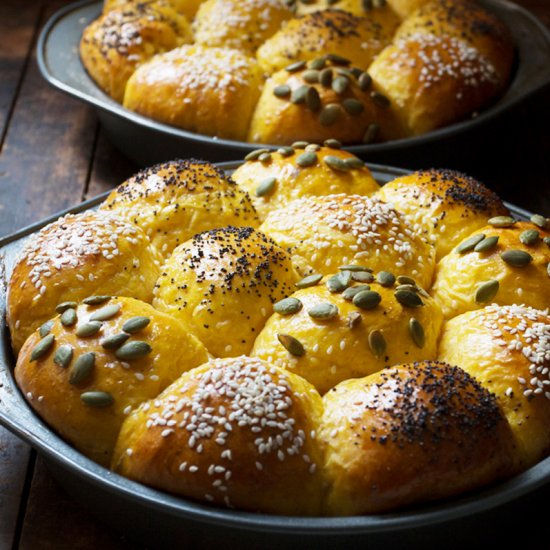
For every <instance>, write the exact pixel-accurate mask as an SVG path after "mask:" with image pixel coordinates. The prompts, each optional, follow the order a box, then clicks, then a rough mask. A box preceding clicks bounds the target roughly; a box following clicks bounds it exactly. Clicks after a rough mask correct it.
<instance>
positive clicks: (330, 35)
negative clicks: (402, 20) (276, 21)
mask: <svg viewBox="0 0 550 550" xmlns="http://www.w3.org/2000/svg"><path fill="white" fill-rule="evenodd" d="M394 30H395V29H391V30H390V29H384V28H382V27H381V26H380V25H379V24H376V23H373V22H372V21H370V20H369V19H367V18H366V17H359V16H357V15H353V14H351V13H349V12H346V11H342V10H337V9H328V10H323V11H316V12H313V13H309V14H307V15H303V16H301V17H297V18H295V19H291V20H290V21H288V22H287V23H286V25H284V26H283V27H282V28H281V30H280V31H278V32H277V33H275V34H274V35H273V36H272V37H271V38H270V39H268V40H266V41H265V42H264V44H263V45H262V46H260V47H259V48H258V52H257V58H258V62H259V64H260V67H261V68H262V69H263V70H264V71H265V72H266V73H268V74H272V73H274V72H276V71H280V70H281V69H284V68H285V67H286V66H288V65H289V64H291V63H294V62H296V61H309V60H310V59H315V58H317V57H320V56H321V55H324V54H336V55H339V56H342V57H344V58H346V59H349V60H350V61H351V63H352V64H353V65H357V66H358V67H360V68H361V69H363V70H364V69H366V68H367V67H368V66H369V64H370V63H371V61H372V59H373V57H374V56H375V55H376V54H378V53H379V52H380V51H381V50H382V48H384V46H386V45H387V44H388V43H389V42H390V40H391V37H392V34H393V31H394Z"/></svg>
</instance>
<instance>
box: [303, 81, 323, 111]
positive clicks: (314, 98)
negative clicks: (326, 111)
mask: <svg viewBox="0 0 550 550" xmlns="http://www.w3.org/2000/svg"><path fill="white" fill-rule="evenodd" d="M305 101H306V107H307V108H308V109H309V110H310V111H313V112H316V111H318V110H319V109H320V108H321V98H320V96H319V92H318V91H317V90H316V89H315V88H314V87H313V86H312V87H311V88H309V89H308V91H307V92H306V96H305Z"/></svg>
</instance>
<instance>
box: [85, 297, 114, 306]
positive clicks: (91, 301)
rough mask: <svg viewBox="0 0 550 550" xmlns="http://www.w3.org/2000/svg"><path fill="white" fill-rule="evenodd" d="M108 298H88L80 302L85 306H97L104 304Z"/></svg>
mask: <svg viewBox="0 0 550 550" xmlns="http://www.w3.org/2000/svg"><path fill="white" fill-rule="evenodd" d="M110 299H111V297H110V296H88V298H86V299H85V300H82V301H83V302H84V303H85V304H86V305H87V306H98V305H100V304H104V303H105V302H107V301H108V300H110Z"/></svg>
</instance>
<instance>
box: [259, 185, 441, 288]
mask: <svg viewBox="0 0 550 550" xmlns="http://www.w3.org/2000/svg"><path fill="white" fill-rule="evenodd" d="M260 230H261V231H263V232H265V233H266V234H268V235H269V236H270V237H271V238H273V239H274V240H275V242H277V243H278V244H279V246H282V247H283V248H287V249H289V250H290V251H291V254H292V257H293V261H294V263H295V265H296V266H297V268H298V269H299V270H300V272H301V274H302V275H307V274H308V273H311V272H313V273H322V274H327V275H328V274H331V273H334V271H335V269H337V268H338V267H340V266H343V265H347V264H358V265H362V266H366V267H368V268H369V269H372V270H373V271H374V272H378V271H389V272H392V273H394V274H396V275H409V276H411V277H413V278H414V279H415V280H416V281H418V284H419V285H420V286H422V287H423V288H430V286H431V282H432V275H433V269H434V255H435V254H434V249H433V247H432V246H431V245H430V244H428V243H427V242H426V241H425V240H424V238H423V237H422V236H420V234H419V233H418V232H416V231H415V230H414V229H413V228H412V224H410V223H409V220H408V219H407V218H405V217H404V216H403V215H402V214H399V213H398V212H397V211H396V210H394V209H393V208H392V207H391V206H390V205H388V204H386V203H385V202H382V201H380V200H379V199H376V198H369V197H361V196H359V195H343V194H342V195H326V196H324V197H304V198H301V199H297V200H295V201H292V202H290V203H289V204H287V205H286V206H285V207H283V208H280V209H279V210H274V211H273V212H271V213H270V214H269V215H268V217H267V219H266V220H265V221H264V223H263V224H262V225H261V226H260Z"/></svg>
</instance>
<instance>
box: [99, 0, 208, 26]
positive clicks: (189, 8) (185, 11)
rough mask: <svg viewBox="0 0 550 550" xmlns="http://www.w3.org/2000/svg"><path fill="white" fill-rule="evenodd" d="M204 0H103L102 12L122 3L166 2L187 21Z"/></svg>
mask: <svg viewBox="0 0 550 550" xmlns="http://www.w3.org/2000/svg"><path fill="white" fill-rule="evenodd" d="M203 1H204V0H104V1H103V13H107V12H109V11H111V10H113V9H115V8H119V7H120V6H123V5H124V4H149V3H151V4H161V5H162V4H167V5H168V6H170V7H171V8H172V9H173V10H174V11H175V12H177V13H180V14H182V15H185V17H186V18H187V20H188V21H191V20H192V19H193V17H195V14H196V13H197V10H198V9H199V6H200V5H201V4H202V2H203Z"/></svg>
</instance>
